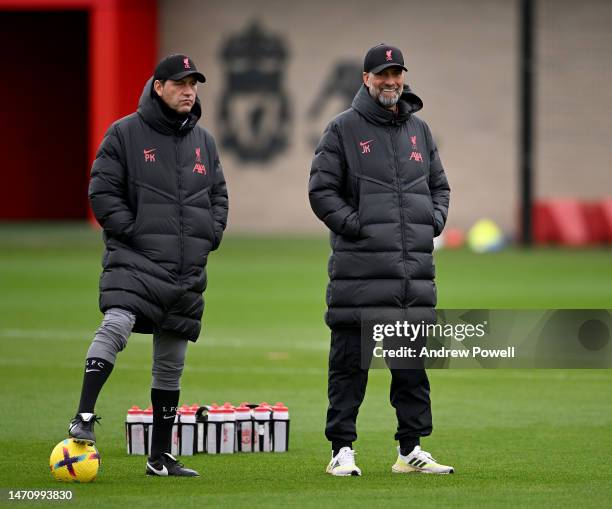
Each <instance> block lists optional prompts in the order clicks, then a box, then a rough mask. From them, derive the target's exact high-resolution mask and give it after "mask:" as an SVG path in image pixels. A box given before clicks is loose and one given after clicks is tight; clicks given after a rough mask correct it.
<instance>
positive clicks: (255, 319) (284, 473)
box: [0, 225, 612, 508]
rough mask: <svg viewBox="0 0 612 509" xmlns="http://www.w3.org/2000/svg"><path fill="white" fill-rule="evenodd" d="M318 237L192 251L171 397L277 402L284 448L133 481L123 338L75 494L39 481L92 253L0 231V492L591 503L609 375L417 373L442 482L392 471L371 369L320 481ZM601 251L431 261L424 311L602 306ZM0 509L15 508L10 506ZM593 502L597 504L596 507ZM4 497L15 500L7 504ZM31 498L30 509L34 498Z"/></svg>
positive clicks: (69, 376)
mask: <svg viewBox="0 0 612 509" xmlns="http://www.w3.org/2000/svg"><path fill="white" fill-rule="evenodd" d="M328 251H329V247H328V244H327V241H326V239H325V238H324V237H266V238H261V237H245V236H239V235H227V237H226V240H225V241H224V244H223V246H222V248H221V249H220V250H219V251H218V252H215V253H213V254H212V255H211V257H210V259H209V270H208V274H209V287H208V290H207V294H206V296H207V305H206V315H205V326H204V330H203V337H202V338H201V339H200V341H199V342H198V343H197V344H195V345H190V348H189V350H188V359H187V367H186V370H185V374H184V377H183V381H182V386H183V390H182V395H181V402H182V403H183V402H186V403H191V402H206V403H210V402H213V401H217V402H224V401H232V402H238V401H241V400H253V401H261V400H266V401H269V402H275V401H283V402H285V403H286V404H288V406H289V408H290V412H291V418H292V423H291V440H290V451H289V452H288V453H286V454H255V455H253V454H251V455H248V454H245V455H231V456H230V455H228V456H222V457H221V456H208V455H200V456H196V457H193V458H185V459H184V461H185V463H186V464H187V465H188V466H193V467H194V468H196V469H198V470H200V472H201V473H202V477H200V478H198V479H159V478H145V476H144V460H143V458H142V457H135V456H131V457H130V456H127V455H126V453H125V438H124V431H123V421H124V418H125V412H126V410H127V408H128V407H129V406H130V405H132V404H138V405H141V406H143V405H146V404H148V397H149V383H150V357H151V342H150V339H149V337H148V336H142V335H134V336H132V337H131V339H130V343H129V345H128V347H127V349H126V350H125V351H124V352H122V353H121V354H120V357H119V359H118V363H117V366H116V368H115V371H114V373H113V375H112V377H111V378H110V381H109V382H108V384H107V386H106V387H105V389H104V391H103V393H102V396H101V399H100V401H99V403H98V407H97V412H98V413H99V414H101V415H102V416H103V419H102V425H101V426H99V427H98V428H97V435H98V447H99V449H100V453H101V456H102V468H101V471H100V475H99V477H98V479H97V480H96V482H94V483H93V484H91V485H70V486H67V485H66V486H65V485H62V484H59V483H57V482H55V481H53V480H52V478H51V476H50V474H49V469H48V466H47V465H48V457H49V454H50V452H51V449H52V448H53V446H54V445H55V444H56V443H57V442H58V441H60V440H61V439H62V438H64V437H65V436H66V427H67V423H68V420H69V419H70V418H71V417H72V415H73V413H74V410H75V406H76V404H77V401H78V395H79V391H80V385H81V376H82V366H83V360H84V355H85V352H86V350H87V347H88V345H89V342H90V340H91V337H92V334H93V333H94V331H95V329H96V327H97V326H98V325H99V322H100V318H101V315H100V314H99V311H98V309H97V282H98V277H99V263H100V257H101V252H102V245H101V239H100V234H99V232H94V231H91V230H90V229H89V228H88V227H86V226H79V225H77V226H69V225H62V226H57V225H53V226H44V225H33V226H24V225H14V226H10V225H9V226H7V225H3V226H0V288H1V289H2V291H1V292H0V386H1V387H2V393H1V394H2V395H1V402H2V415H1V418H0V488H4V489H7V488H8V489H26V488H31V489H34V488H35V489H49V488H65V487H69V488H71V489H73V490H74V500H73V501H72V502H70V503H69V504H70V506H71V507H77V506H79V507H122V508H125V507H138V508H144V507H155V508H159V507H170V506H171V507H204V506H208V507H215V506H223V507H236V506H238V504H242V505H244V506H248V507H260V506H283V507H332V506H333V507H364V506H368V507H396V506H397V507H400V506H401V507H410V506H412V507H419V508H424V507H508V508H510V507H512V508H516V507H603V506H605V505H608V504H609V503H610V499H611V498H612V489H611V488H612V482H611V479H612V461H610V457H611V453H612V403H611V401H612V371H610V370H584V371H579V370H574V371H572V370H446V371H443V370H437V371H435V370H432V371H430V379H431V385H432V400H433V414H434V433H433V435H432V436H431V437H429V438H427V439H424V440H423V447H424V448H426V450H429V451H430V452H432V453H433V455H434V457H436V458H438V459H439V460H441V461H442V462H445V463H450V464H453V465H454V466H455V468H456V472H457V473H456V474H455V475H453V476H414V475H412V476H399V475H394V474H392V473H391V464H392V463H393V462H394V461H395V443H394V440H393V432H394V429H395V418H394V414H393V411H392V408H391V406H390V404H389V401H388V390H389V389H388V387H389V374H388V373H387V372H385V371H378V370H377V371H372V372H371V375H370V382H369V386H368V392H367V395H366V399H365V402H364V404H363V407H362V409H361V412H360V416H359V420H358V431H359V439H358V441H357V442H356V443H355V448H356V450H357V459H358V464H359V466H360V467H361V468H362V470H363V477H361V478H333V477H331V476H328V475H326V474H325V473H324V469H325V466H326V464H327V461H328V460H329V446H328V443H327V442H326V440H325V438H324V435H323V427H324V418H325V410H326V363H327V352H328V342H329V339H328V338H329V334H328V331H327V329H326V328H325V326H324V324H323V322H322V315H323V312H324V294H325V284H326V273H325V270H326V261H327V256H328ZM610 254H611V253H610V251H609V250H604V249H602V250H584V251H574V250H534V251H532V252H522V251H519V250H506V251H503V252H500V253H496V254H489V255H480V256H478V255H473V254H470V253H469V252H467V251H456V252H451V251H441V252H439V253H437V254H436V265H437V273H438V295H439V306H440V307H448V308H451V307H455V308H469V307H489V308H530V307H531V308H554V307H559V308H574V307H578V308H589V307H595V308H612V263H611V257H610ZM2 497H3V499H4V501H3V502H2V503H3V504H6V505H14V504H17V505H19V506H22V507H24V506H27V504H26V503H23V502H20V503H16V502H13V503H9V502H6V491H4V492H3V494H2ZM606 501H607V502H606ZM17 505H16V506H17ZM31 505H34V506H39V507H42V506H43V504H42V503H40V502H39V503H36V504H35V503H33V504H31Z"/></svg>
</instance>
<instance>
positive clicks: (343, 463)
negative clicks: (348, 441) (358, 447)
mask: <svg viewBox="0 0 612 509" xmlns="http://www.w3.org/2000/svg"><path fill="white" fill-rule="evenodd" d="M332 455H333V452H332ZM325 471H326V472H327V473H328V474H331V475H339V476H347V475H361V470H360V469H359V467H358V466H357V465H355V451H353V449H351V448H350V447H343V448H342V449H340V450H339V451H338V454H336V455H335V456H332V459H331V461H330V462H329V465H327V469H325Z"/></svg>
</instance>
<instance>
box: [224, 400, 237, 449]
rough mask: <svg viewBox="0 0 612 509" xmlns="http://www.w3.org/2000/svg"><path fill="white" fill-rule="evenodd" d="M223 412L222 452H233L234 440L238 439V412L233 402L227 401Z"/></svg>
mask: <svg viewBox="0 0 612 509" xmlns="http://www.w3.org/2000/svg"><path fill="white" fill-rule="evenodd" d="M221 413H222V415H223V426H222V428H221V454H233V453H234V441H235V440H236V412H235V410H234V407H233V406H232V405H231V404H229V403H226V404H225V405H223V408H222V409H221Z"/></svg>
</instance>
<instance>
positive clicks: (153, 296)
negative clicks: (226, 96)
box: [89, 79, 228, 341]
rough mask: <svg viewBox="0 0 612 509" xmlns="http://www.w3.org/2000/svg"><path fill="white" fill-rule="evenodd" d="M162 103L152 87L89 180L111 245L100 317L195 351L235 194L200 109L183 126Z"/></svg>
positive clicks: (120, 125) (111, 134) (113, 134)
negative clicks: (115, 313)
mask: <svg viewBox="0 0 612 509" xmlns="http://www.w3.org/2000/svg"><path fill="white" fill-rule="evenodd" d="M154 94H155V92H154V91H153V88H152V79H149V81H148V82H147V84H146V85H145V87H144V91H143V93H142V96H141V98H140V101H139V104H138V111H137V112H136V113H133V114H131V115H129V116H127V117H125V118H122V119H121V120H118V121H117V122H115V123H114V124H113V125H112V126H111V127H110V128H109V130H108V131H107V133H106V135H105V137H104V140H103V141H102V144H101V145H100V148H99V149H98V153H97V155H96V160H95V161H94V163H93V167H92V170H91V181H90V184H89V201H90V204H91V208H92V210H93V212H94V214H95V216H96V219H97V220H98V222H99V223H100V225H101V226H102V228H103V229H104V242H105V244H106V250H105V252H104V257H103V260H102V266H103V268H104V270H103V272H102V275H101V276H100V309H101V311H102V312H105V311H106V310H108V309H109V308H112V307H118V308H122V309H126V310H128V311H131V312H132V313H134V314H135V315H136V324H135V327H134V331H135V332H143V333H151V332H156V331H161V330H165V331H172V332H174V333H176V334H177V335H178V336H180V337H181V338H183V339H189V340H192V341H196V340H197V338H198V336H199V334H200V328H201V319H202V312H203V310H204V300H203V298H202V292H203V291H204V289H205V288H206V269H205V266H206V260H207V258H208V253H209V252H210V251H212V250H214V249H216V248H217V247H218V246H219V243H220V242H221V237H222V236H223V231H224V230H225V225H226V222H227V211H228V198H227V190H226V186H225V179H224V177H223V171H222V169H221V164H220V162H219V155H218V153H217V148H216V146H215V141H214V140H213V137H212V136H211V135H210V133H209V132H208V131H207V130H206V129H204V128H202V127H200V126H198V125H197V122H198V120H199V118H200V116H201V114H202V109H201V105H200V101H199V99H196V103H195V104H194V106H193V108H192V109H191V112H190V113H189V114H188V115H187V117H182V118H181V117H179V116H178V115H176V114H175V113H174V112H173V111H172V110H170V109H169V108H168V107H167V106H166V105H165V104H164V103H163V102H162V101H161V100H160V99H158V98H157V97H156V95H154Z"/></svg>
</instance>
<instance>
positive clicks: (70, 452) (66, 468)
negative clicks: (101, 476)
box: [49, 438, 100, 482]
mask: <svg viewBox="0 0 612 509" xmlns="http://www.w3.org/2000/svg"><path fill="white" fill-rule="evenodd" d="M49 468H51V473H52V474H53V477H55V478H56V479H57V480H58V481H64V482H91V481H93V480H95V478H96V475H98V469H99V468H100V454H99V453H98V449H96V448H95V446H93V445H86V444H83V443H77V442H75V441H74V440H73V439H72V438H67V439H66V440H62V441H61V442H60V443H59V444H57V445H56V446H55V448H54V449H53V451H51V457H50V458H49Z"/></svg>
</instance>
